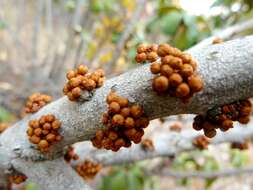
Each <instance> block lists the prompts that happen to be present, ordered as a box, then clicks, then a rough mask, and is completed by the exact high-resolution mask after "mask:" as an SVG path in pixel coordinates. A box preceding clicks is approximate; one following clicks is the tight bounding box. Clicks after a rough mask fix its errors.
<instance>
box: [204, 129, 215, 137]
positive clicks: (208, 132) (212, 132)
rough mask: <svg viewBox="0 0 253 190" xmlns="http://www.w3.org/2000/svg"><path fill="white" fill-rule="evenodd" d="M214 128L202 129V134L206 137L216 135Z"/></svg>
mask: <svg viewBox="0 0 253 190" xmlns="http://www.w3.org/2000/svg"><path fill="white" fill-rule="evenodd" d="M216 133H217V132H216V130H215V129H211V130H206V129H205V130H204V134H205V136H206V137H208V138H213V137H214V136H215V135H216Z"/></svg>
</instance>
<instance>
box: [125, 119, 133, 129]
mask: <svg viewBox="0 0 253 190" xmlns="http://www.w3.org/2000/svg"><path fill="white" fill-rule="evenodd" d="M134 124H135V122H134V119H133V118H132V117H127V118H126V119H125V127H127V128H133V127H134Z"/></svg>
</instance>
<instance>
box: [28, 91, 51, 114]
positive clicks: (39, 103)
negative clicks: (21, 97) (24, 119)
mask: <svg viewBox="0 0 253 190" xmlns="http://www.w3.org/2000/svg"><path fill="white" fill-rule="evenodd" d="M51 101H52V97H51V96H48V95H46V94H40V93H34V94H32V95H31V96H29V97H28V99H27V102H26V105H25V112H26V113H35V112H37V111H38V110H39V109H40V108H42V107H43V106H45V105H46V104H48V103H49V102H51Z"/></svg>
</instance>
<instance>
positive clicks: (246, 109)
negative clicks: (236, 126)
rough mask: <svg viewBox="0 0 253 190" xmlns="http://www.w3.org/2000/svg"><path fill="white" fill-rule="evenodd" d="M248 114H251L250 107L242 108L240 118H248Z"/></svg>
mask: <svg viewBox="0 0 253 190" xmlns="http://www.w3.org/2000/svg"><path fill="white" fill-rule="evenodd" d="M250 112H251V107H247V106H245V107H242V108H241V110H240V116H248V115H250Z"/></svg>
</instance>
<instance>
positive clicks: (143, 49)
mask: <svg viewBox="0 0 253 190" xmlns="http://www.w3.org/2000/svg"><path fill="white" fill-rule="evenodd" d="M146 50H147V46H146V45H145V44H140V45H138V47H137V53H138V54H140V53H145V52H146Z"/></svg>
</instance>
